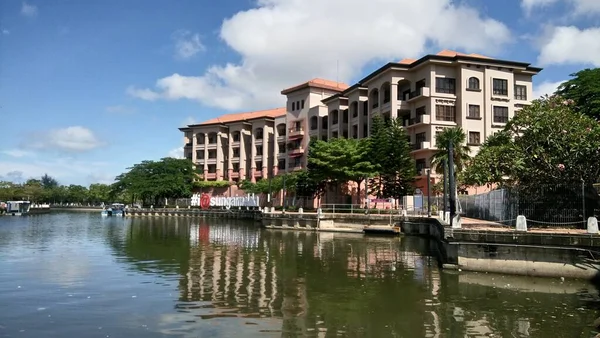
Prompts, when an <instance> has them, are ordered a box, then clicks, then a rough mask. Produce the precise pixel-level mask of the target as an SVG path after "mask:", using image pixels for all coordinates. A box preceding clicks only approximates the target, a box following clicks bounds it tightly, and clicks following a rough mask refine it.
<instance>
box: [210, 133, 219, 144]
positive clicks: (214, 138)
mask: <svg viewBox="0 0 600 338" xmlns="http://www.w3.org/2000/svg"><path fill="white" fill-rule="evenodd" d="M215 143H217V134H214V133H213V134H210V135H208V144H215Z"/></svg>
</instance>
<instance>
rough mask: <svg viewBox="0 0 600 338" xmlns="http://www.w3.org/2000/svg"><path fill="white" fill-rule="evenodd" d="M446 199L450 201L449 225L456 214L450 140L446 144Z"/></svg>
mask: <svg viewBox="0 0 600 338" xmlns="http://www.w3.org/2000/svg"><path fill="white" fill-rule="evenodd" d="M448 181H449V184H448V190H449V191H448V196H449V198H448V200H449V202H450V226H452V220H453V218H454V215H455V214H456V194H455V191H456V182H455V181H454V145H453V144H452V141H450V144H449V145H448Z"/></svg>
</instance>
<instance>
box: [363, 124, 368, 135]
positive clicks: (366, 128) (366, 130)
mask: <svg viewBox="0 0 600 338" xmlns="http://www.w3.org/2000/svg"><path fill="white" fill-rule="evenodd" d="M362 136H363V137H369V125H368V124H367V123H365V124H363V135H362Z"/></svg>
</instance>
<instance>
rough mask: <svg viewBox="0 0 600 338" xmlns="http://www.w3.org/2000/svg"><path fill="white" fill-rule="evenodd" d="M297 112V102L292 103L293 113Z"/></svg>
mask: <svg viewBox="0 0 600 338" xmlns="http://www.w3.org/2000/svg"><path fill="white" fill-rule="evenodd" d="M294 110H296V102H292V111H294Z"/></svg>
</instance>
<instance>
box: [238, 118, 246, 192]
mask: <svg viewBox="0 0 600 338" xmlns="http://www.w3.org/2000/svg"><path fill="white" fill-rule="evenodd" d="M244 136H245V135H244V130H243V129H242V130H240V167H239V170H240V171H239V173H240V181H243V180H245V179H246V168H248V167H247V164H248V163H247V161H248V160H247V159H246V141H245V140H246V138H245V137H244Z"/></svg>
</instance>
